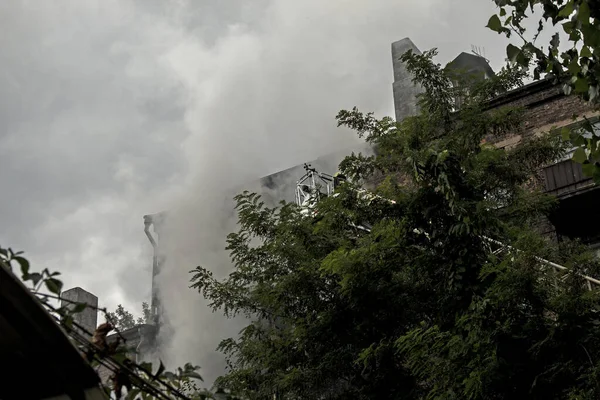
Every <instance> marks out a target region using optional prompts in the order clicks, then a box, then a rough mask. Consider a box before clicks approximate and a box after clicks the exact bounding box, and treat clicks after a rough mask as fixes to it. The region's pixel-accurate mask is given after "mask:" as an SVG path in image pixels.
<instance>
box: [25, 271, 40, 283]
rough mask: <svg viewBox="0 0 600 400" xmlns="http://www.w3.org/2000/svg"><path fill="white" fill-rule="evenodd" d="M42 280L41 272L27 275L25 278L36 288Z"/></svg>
mask: <svg viewBox="0 0 600 400" xmlns="http://www.w3.org/2000/svg"><path fill="white" fill-rule="evenodd" d="M41 279H42V274H40V273H39V272H34V273H33V274H27V277H26V278H25V280H27V281H32V282H33V285H34V286H35V285H37V284H38V282H39V281H40V280H41Z"/></svg>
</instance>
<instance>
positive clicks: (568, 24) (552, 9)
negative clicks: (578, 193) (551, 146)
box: [487, 0, 600, 183]
mask: <svg viewBox="0 0 600 400" xmlns="http://www.w3.org/2000/svg"><path fill="white" fill-rule="evenodd" d="M494 2H495V3H496V5H498V7H500V12H499V14H498V15H493V16H492V17H491V18H490V20H489V22H488V25H487V26H488V27H489V28H490V29H492V30H494V31H496V32H498V33H501V34H505V35H506V36H507V37H510V36H512V35H517V36H519V38H520V39H521V40H522V44H521V46H520V47H518V46H515V45H513V44H509V45H508V46H507V48H506V53H507V56H508V60H509V61H510V62H511V63H513V64H519V65H522V66H529V65H531V64H533V65H534V67H535V68H534V77H535V79H540V78H541V77H546V78H549V79H553V80H554V81H555V82H556V83H560V84H561V85H562V87H563V90H564V92H565V93H566V94H576V95H578V96H580V97H581V98H582V99H583V100H585V101H589V102H590V103H592V104H595V106H596V107H598V105H599V104H600V1H599V0H494ZM534 10H536V11H540V12H541V15H542V17H541V18H540V19H539V20H538V21H537V22H538V28H537V30H536V32H535V33H534V34H533V35H530V36H531V37H527V34H528V33H529V32H527V29H526V28H525V26H524V22H525V21H526V20H527V19H528V18H532V17H531V15H534V14H532V13H533V11H534ZM549 25H551V26H552V27H554V28H556V27H559V26H560V28H561V31H563V32H564V33H565V34H566V35H567V36H568V42H569V48H568V49H567V50H565V51H561V50H559V45H560V35H559V33H558V32H555V33H554V35H553V36H552V39H551V40H550V43H549V46H548V49H547V51H544V49H543V48H542V47H541V46H540V45H538V44H536V39H537V38H538V36H539V35H540V33H542V32H545V31H547V30H548V29H549ZM582 127H583V129H576V130H572V131H568V130H565V131H564V136H565V138H568V139H570V140H571V142H572V143H573V145H574V146H576V147H577V148H578V149H577V150H576V151H575V153H574V154H573V160H574V161H576V162H578V163H581V164H583V165H582V166H583V171H584V173H585V174H586V175H588V176H591V177H593V178H594V180H595V181H596V182H597V183H598V182H600V126H599V125H598V124H597V123H596V124H593V123H592V122H590V121H585V123H584V124H583V126H582Z"/></svg>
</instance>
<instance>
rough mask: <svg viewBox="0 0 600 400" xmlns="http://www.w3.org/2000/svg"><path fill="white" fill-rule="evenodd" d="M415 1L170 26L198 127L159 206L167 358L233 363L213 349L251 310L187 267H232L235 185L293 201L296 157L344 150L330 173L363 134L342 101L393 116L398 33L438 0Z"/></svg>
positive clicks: (325, 164) (216, 367) (328, 163)
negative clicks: (217, 298) (210, 293)
mask: <svg viewBox="0 0 600 400" xmlns="http://www.w3.org/2000/svg"><path fill="white" fill-rule="evenodd" d="M400 3H403V4H400ZM406 3H407V2H398V1H381V0H378V1H372V2H355V1H349V0H336V1H333V0H332V1H327V2H323V1H316V0H310V1H303V2H289V1H269V2H263V3H261V5H260V7H261V10H260V12H259V13H257V12H254V13H252V18H253V19H252V21H251V23H246V22H245V21H244V20H243V18H241V19H240V20H238V21H236V22H232V23H231V24H230V25H229V26H228V27H227V29H226V31H225V32H224V33H222V34H220V35H218V36H217V37H216V38H215V40H214V41H199V40H197V37H196V36H194V35H192V34H190V32H189V31H188V30H181V31H178V30H174V31H171V34H172V35H175V36H176V40H174V42H175V43H177V44H176V45H174V46H173V47H172V48H171V49H170V50H169V51H168V52H166V53H165V54H164V56H163V57H162V58H161V65H162V67H163V68H167V69H169V70H170V72H171V73H172V74H173V75H174V76H175V77H176V79H177V81H178V82H179V83H180V87H181V88H185V116H184V123H185V127H186V130H187V131H188V132H189V134H188V135H187V137H186V138H185V139H184V140H183V141H182V143H181V146H180V148H181V156H182V158H183V159H184V160H185V163H186V170H185V171H184V173H182V174H181V175H180V176H178V177H177V179H174V180H173V181H172V182H170V183H169V185H166V187H167V190H165V192H164V193H163V194H162V196H160V200H158V199H157V200H156V206H157V207H160V209H156V210H155V211H161V210H162V209H165V210H168V211H169V217H168V220H167V226H166V232H167V233H166V234H165V235H164V237H163V246H164V248H165V250H166V255H167V262H166V264H165V266H164V267H163V269H162V271H161V273H160V275H159V276H158V277H157V282H158V285H159V290H160V293H161V300H162V305H163V308H164V313H165V315H166V317H167V321H168V324H169V328H168V329H166V330H165V332H166V333H163V336H162V339H163V347H162V349H161V350H162V351H161V352H162V354H163V357H165V358H166V361H167V362H168V364H169V365H170V366H176V365H182V364H184V363H185V362H192V363H194V364H198V365H200V366H201V367H202V370H201V374H202V375H203V377H204V378H205V381H206V383H207V384H208V385H210V384H211V383H212V381H213V380H214V379H215V378H216V377H217V376H219V375H221V374H222V373H223V372H224V365H225V364H224V359H223V356H222V355H221V354H219V353H217V352H216V351H215V349H216V347H217V345H218V343H219V342H220V340H222V339H224V338H228V337H232V336H236V335H237V333H238V332H239V330H240V328H241V327H242V326H243V324H244V321H243V320H227V319H225V318H224V317H223V316H222V315H221V313H220V312H216V313H214V312H213V311H212V310H211V309H210V308H209V307H208V306H207V303H206V301H205V300H204V299H203V298H202V296H200V295H199V294H198V293H196V292H195V291H193V290H191V289H189V288H188V286H189V284H190V282H189V279H190V274H189V271H190V270H191V269H193V268H194V267H195V266H197V265H202V266H204V267H207V268H209V269H210V270H211V271H212V272H213V273H214V274H215V275H216V276H217V277H224V276H226V275H227V273H228V272H229V271H230V270H231V264H230V262H229V257H228V254H227V252H226V251H225V250H224V247H225V238H226V235H227V234H228V233H229V232H232V231H235V230H236V227H235V223H236V215H235V213H234V210H233V201H232V200H231V198H232V197H233V195H235V194H236V193H238V192H240V191H241V190H243V189H249V190H259V191H262V192H264V193H265V194H266V196H267V197H268V198H269V199H270V201H272V202H274V203H275V202H277V201H278V200H279V199H287V200H292V199H293V188H294V183H295V181H296V180H297V179H298V178H299V177H300V175H301V174H302V169H301V168H294V169H288V168H290V167H293V166H295V165H298V164H301V163H303V162H305V161H308V160H314V159H316V158H317V157H319V156H322V155H325V154H329V153H332V152H336V151H338V153H337V154H336V155H335V156H333V157H332V158H328V159H323V160H320V161H319V160H317V162H316V164H317V167H321V168H323V171H324V172H329V173H333V172H335V169H336V165H337V163H338V162H339V161H340V160H341V158H342V156H343V155H344V154H343V153H344V152H342V153H339V150H340V149H351V148H357V147H361V141H360V140H359V139H358V138H357V137H356V136H355V134H354V133H352V132H348V131H347V130H344V129H341V128H337V127H336V123H335V120H334V117H335V115H336V114H337V112H338V111H339V110H340V109H342V108H351V107H353V106H355V105H356V106H359V107H360V108H361V109H363V110H365V111H367V110H368V111H375V112H378V113H379V115H382V114H383V115H391V111H392V109H393V107H392V95H391V82H392V71H391V60H390V43H391V42H392V41H394V40H397V39H399V38H402V37H404V36H406V35H407V34H409V33H411V32H415V34H418V32H420V31H421V30H422V29H424V28H423V27H422V26H420V25H419V24H417V22H416V21H419V20H427V19H428V18H430V17H431V14H430V13H431V12H432V10H433V9H434V8H433V7H434V6H435V5H436V4H437V3H440V2H438V1H422V0H414V1H410V2H408V4H406ZM183 4H185V2H184V3H183ZM181 7H187V6H185V5H184V6H181ZM257 7H259V6H257ZM173 15H177V16H178V17H177V18H184V17H186V13H185V12H183V11H182V12H180V13H173ZM417 45H421V44H420V43H419V42H418V41H417ZM349 152H350V151H348V152H347V153H349ZM282 170H285V171H284V172H282V173H281V174H278V175H276V176H274V177H271V179H267V180H264V179H263V180H262V181H260V180H259V178H261V177H264V176H266V175H268V174H271V173H274V172H276V171H282Z"/></svg>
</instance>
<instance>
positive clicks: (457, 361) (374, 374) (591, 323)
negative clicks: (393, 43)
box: [192, 52, 600, 399]
mask: <svg viewBox="0 0 600 400" xmlns="http://www.w3.org/2000/svg"><path fill="white" fill-rule="evenodd" d="M434 54H435V52H427V53H424V54H423V55H422V56H419V55H414V54H411V53H407V54H406V55H405V56H404V57H403V60H404V61H405V62H406V63H407V66H408V69H409V71H410V72H411V73H413V75H414V76H416V80H417V82H418V83H420V84H422V85H423V86H424V88H425V89H426V92H425V94H424V95H423V96H422V97H421V99H420V104H421V112H420V114H419V115H417V116H415V117H411V118H407V119H405V120H404V121H402V122H401V123H398V124H396V123H394V122H393V121H392V120H391V119H389V118H384V119H381V120H379V119H376V118H375V117H374V116H373V115H372V114H370V113H369V114H362V113H360V112H359V111H358V110H357V109H353V110H350V111H342V112H340V113H339V115H338V122H339V124H340V125H345V126H348V127H351V128H353V129H354V130H356V131H357V132H358V134H359V135H360V136H362V137H364V138H365V140H366V141H367V142H369V143H370V144H372V145H373V146H374V147H375V148H376V149H377V154H376V155H374V156H371V157H366V156H362V155H359V156H356V155H353V156H350V157H348V158H347V159H346V160H344V162H343V163H342V165H341V166H340V167H341V169H342V172H343V173H344V174H345V175H346V176H348V177H351V178H352V180H353V181H354V182H368V181H369V180H370V178H371V177H372V176H373V175H379V176H384V177H385V179H384V180H383V182H381V183H380V184H379V185H378V186H377V189H376V190H377V192H378V193H379V194H381V195H382V196H385V197H387V198H388V199H391V200H394V202H390V201H388V200H385V199H382V198H380V197H373V196H360V195H358V192H357V191H356V190H355V189H356V187H354V186H353V185H352V184H351V183H346V184H344V185H342V186H341V187H340V188H339V189H338V190H337V192H336V195H335V196H329V197H328V198H325V199H323V200H321V201H320V202H319V203H318V204H317V205H316V213H315V215H313V216H309V217H305V216H303V215H302V214H301V213H300V212H299V209H298V207H297V206H295V205H294V204H288V203H281V204H280V206H279V207H269V206H267V205H265V204H264V203H263V202H262V201H261V199H260V196H258V195H256V194H253V193H248V192H244V193H242V194H240V195H239V196H237V197H236V200H237V211H238V216H239V225H240V228H239V231H238V232H236V233H231V234H230V235H229V236H228V240H227V249H228V250H229V251H230V252H231V258H232V261H233V264H234V270H233V272H232V273H231V274H230V275H229V276H228V277H227V278H226V279H223V280H218V279H216V278H215V277H213V276H212V274H211V273H210V272H209V271H208V270H207V269H205V268H202V267H198V268H196V269H195V270H194V271H192V272H193V274H194V275H193V277H192V282H193V287H195V288H196V289H198V290H199V291H200V293H201V294H202V295H203V296H204V297H206V298H207V299H209V300H210V301H211V304H212V307H214V309H215V310H216V309H222V310H224V312H225V314H226V315H228V316H233V315H236V314H243V315H246V316H248V317H249V318H250V321H249V323H248V324H247V326H246V327H245V328H244V329H243V330H242V331H241V334H240V337H239V338H230V339H226V340H224V341H223V342H222V344H221V346H220V349H221V350H222V351H223V352H224V353H225V354H226V355H227V356H228V367H229V368H228V373H227V374H226V375H225V376H223V377H221V378H220V379H219V381H218V382H219V384H222V385H224V386H225V387H228V388H230V389H233V390H236V391H238V392H240V393H243V394H244V395H245V396H246V397H247V398H249V399H264V398H269V397H272V396H273V395H275V396H276V397H277V398H279V399H421V398H432V399H433V398H435V399H501V398H509V397H511V396H512V397H513V398H532V399H553V398H554V399H557V398H566V396H568V395H572V396H575V393H578V395H579V396H583V397H580V398H597V397H598V396H600V391H599V389H598V388H599V386H598V385H597V377H598V373H597V371H598V368H599V367H600V364H598V363H599V362H600V342H599V341H598V337H600V336H599V335H598V334H600V331H599V330H600V322H599V320H598V317H597V315H596V311H595V310H597V309H598V305H599V304H598V300H599V299H598V294H597V292H587V291H585V290H583V288H582V284H581V283H582V282H581V278H580V277H579V275H578V272H582V271H585V272H586V273H589V274H595V273H598V272H599V271H600V269H599V266H598V262H596V261H595V260H594V259H592V258H589V257H588V258H585V257H583V256H580V255H579V249H576V248H575V247H573V246H570V245H565V246H567V250H569V251H563V252H562V253H561V254H563V255H564V258H563V259H561V260H560V261H562V262H564V263H565V265H567V268H568V272H570V273H567V274H565V275H561V276H557V275H556V273H554V272H553V271H549V270H547V269H544V268H540V264H539V263H538V262H537V261H536V259H535V258H534V256H548V257H553V256H556V255H557V252H558V250H557V249H555V248H554V247H553V246H552V245H551V244H550V243H549V242H547V241H546V240H544V239H542V238H540V237H538V236H537V235H535V234H533V233H531V231H532V226H533V225H534V224H535V223H536V222H537V221H538V218H539V217H540V216H541V215H543V214H544V213H545V212H546V211H548V210H549V209H551V207H552V206H553V204H554V203H553V200H552V198H549V197H548V196H545V195H543V194H542V193H539V192H538V191H536V190H535V185H533V188H532V185H531V182H530V179H531V176H532V175H533V174H534V173H535V171H537V169H538V168H539V167H540V166H541V165H544V164H545V163H548V162H551V161H553V160H555V159H556V157H557V156H560V155H561V154H563V152H564V145H563V144H562V142H561V140H560V138H559V137H557V136H556V135H554V136H553V135H548V136H546V137H543V138H537V139H531V140H530V141H528V142H526V143H524V144H523V145H521V146H519V147H517V148H515V149H511V150H501V149H497V148H495V147H493V146H490V145H487V144H482V140H483V139H484V138H486V137H488V135H502V134H506V133H510V132H511V131H513V130H514V129H515V127H518V125H519V124H520V115H521V110H519V109H515V108H511V109H508V108H505V109H501V110H486V108H485V100H486V99H487V98H488V97H489V96H491V95H493V93H494V92H495V91H496V90H499V89H498V88H505V89H506V88H508V87H510V84H508V83H507V82H508V81H509V80H511V79H512V82H513V83H515V82H518V81H519V78H518V76H517V75H519V74H520V73H521V72H520V71H519V70H514V71H513V73H512V74H511V73H510V71H508V70H507V71H506V72H505V73H503V74H500V76H499V77H498V78H497V79H499V80H504V81H503V82H498V81H497V80H491V81H486V82H472V86H471V87H470V88H469V93H471V95H470V96H467V97H466V98H465V99H464V102H463V103H462V105H461V108H460V110H458V111H457V112H456V111H455V110H454V109H455V105H454V103H453V101H452V98H453V95H454V93H455V92H454V91H455V86H454V85H453V81H452V77H451V76H450V71H448V70H447V69H446V68H442V67H441V66H439V65H436V64H434V63H433V62H432V57H433V55H434ZM515 76H516V77H515ZM525 187H528V189H527V190H526V189H525ZM361 225H362V226H367V225H368V226H371V227H372V228H371V231H370V233H367V232H365V231H364V230H361V229H357V227H358V226H361ZM484 235H485V236H490V237H494V238H497V239H499V240H502V241H505V242H509V243H513V244H514V245H516V246H518V247H519V248H521V249H522V250H523V251H522V252H519V253H514V252H513V253H511V252H508V253H507V252H503V253H492V252H491V251H490V248H489V245H488V242H487V241H486V240H484V239H482V237H483V236H484ZM562 250H565V249H562ZM583 260H585V264H584V265H585V266H579V264H576V263H577V262H580V261H583ZM561 277H563V278H564V280H558V278H561ZM586 396H587V397H586ZM573 398H575V397H573Z"/></svg>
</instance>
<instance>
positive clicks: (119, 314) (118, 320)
mask: <svg viewBox="0 0 600 400" xmlns="http://www.w3.org/2000/svg"><path fill="white" fill-rule="evenodd" d="M142 314H143V316H142V317H138V318H137V319H136V318H135V317H134V316H133V314H132V313H130V312H129V311H127V310H126V309H125V308H124V307H123V305H121V304H119V305H118V306H117V308H116V310H115V311H113V312H108V313H107V314H106V317H107V320H108V321H110V322H111V323H112V324H113V325H114V326H115V328H117V329H118V330H120V331H124V330H127V329H131V328H133V327H135V326H136V325H141V324H151V323H152V313H151V312H150V306H149V305H148V303H146V302H144V303H142Z"/></svg>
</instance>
